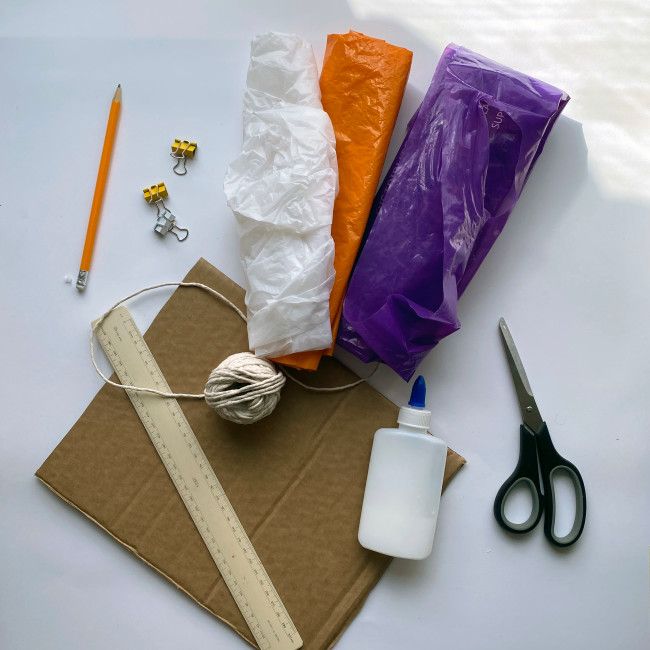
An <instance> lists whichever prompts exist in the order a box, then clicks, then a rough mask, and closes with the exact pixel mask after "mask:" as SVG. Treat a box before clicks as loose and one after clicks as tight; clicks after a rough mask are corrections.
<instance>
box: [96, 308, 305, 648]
mask: <svg viewBox="0 0 650 650" xmlns="http://www.w3.org/2000/svg"><path fill="white" fill-rule="evenodd" d="M116 312H117V314H118V318H119V319H120V320H121V325H122V327H123V328H124V330H125V332H126V334H127V335H128V339H130V341H128V340H127V341H126V343H129V342H130V344H131V347H132V348H133V349H134V350H135V352H136V353H137V356H138V357H139V362H140V363H141V364H142V366H143V368H144V374H145V376H144V377H140V374H141V373H139V372H137V368H136V374H135V375H133V374H132V373H130V372H129V371H128V369H127V368H126V365H125V363H123V360H122V358H121V355H120V352H119V351H118V350H117V348H116V346H115V345H114V344H113V342H112V341H111V339H110V336H108V333H107V331H106V329H108V330H109V331H110V332H111V333H112V334H113V335H114V336H115V338H117V339H118V340H119V341H120V342H121V343H123V344H124V343H125V340H124V338H123V337H122V336H121V334H120V331H119V330H118V328H117V326H113V328H112V329H111V328H106V327H105V326H104V323H105V322H106V321H104V323H103V324H102V326H100V327H99V328H98V331H97V334H98V338H99V339H100V342H101V343H102V347H104V349H105V351H106V353H107V356H108V357H109V359H110V360H111V363H112V364H113V367H114V368H115V369H116V372H117V373H118V376H119V377H120V380H121V381H122V382H123V383H128V384H132V385H142V384H144V385H147V386H150V385H151V382H152V381H153V382H154V384H155V386H156V387H157V388H159V389H161V390H164V391H166V392H168V391H170V388H169V386H168V385H167V383H166V382H165V380H164V376H163V375H162V373H161V372H160V369H159V368H158V365H157V364H156V361H155V359H154V358H153V355H152V354H151V352H150V351H149V348H148V347H147V345H146V343H145V341H144V339H143V338H142V336H141V334H140V332H139V330H138V329H137V326H136V325H135V323H134V322H133V320H132V318H131V317H130V314H129V313H128V311H127V310H126V309H124V308H119V309H118V310H116ZM116 312H113V314H115V313H116ZM113 314H111V316H112V315H113ZM109 318H110V316H109V317H107V319H106V320H108V319H109ZM122 352H123V353H125V352H126V353H128V350H122ZM130 361H131V363H133V362H134V360H133V359H131V360H130ZM140 370H142V368H141V369H140ZM127 393H128V394H129V397H130V398H131V401H132V402H133V405H134V407H135V408H136V411H137V412H138V414H139V415H140V417H141V419H142V420H143V423H144V424H145V428H146V429H147V433H149V435H150V437H151V440H152V442H153V444H154V446H155V447H156V450H157V452H158V454H159V455H160V457H161V459H162V461H163V463H164V465H165V467H166V468H167V471H168V473H169V475H170V477H171V479H172V481H173V483H174V485H175V486H176V489H177V490H178V492H179V494H180V495H181V497H182V499H183V501H184V502H185V505H186V507H187V509H188V512H189V513H190V516H191V517H192V519H193V521H194V523H195V525H196V527H197V529H198V530H199V532H200V533H201V537H202V538H203V540H204V542H205V544H206V546H207V547H208V550H209V551H210V554H211V555H212V557H213V560H214V561H215V564H216V565H217V567H218V569H219V571H220V573H221V575H222V576H223V578H224V581H225V582H226V585H227V586H228V588H229V590H230V591H231V593H232V595H233V597H234V598H235V601H236V602H237V604H238V606H239V608H240V610H241V612H242V614H243V615H244V618H245V619H246V622H247V623H248V625H249V627H250V628H251V631H252V632H253V635H254V636H255V639H256V640H257V642H258V644H259V645H260V647H263V648H270V649H273V648H292V649H295V648H299V647H301V645H302V641H301V639H300V636H299V634H298V631H297V630H296V628H295V626H294V624H293V621H291V618H290V617H289V615H288V613H287V612H286V609H285V608H284V605H283V604H282V601H281V600H280V598H279V596H278V594H277V591H276V590H275V587H274V586H273V583H272V582H271V580H270V578H269V577H268V574H267V573H266V570H265V569H264V567H263V565H262V564H261V562H260V560H259V558H258V556H257V553H256V552H255V549H254V548H253V547H252V545H251V544H250V540H249V539H248V536H247V535H246V533H245V531H244V529H243V526H242V525H241V522H240V521H239V518H238V517H237V514H236V513H235V511H234V508H233V507H232V504H231V503H230V501H229V500H228V498H227V496H226V495H225V492H224V491H223V487H222V486H221V483H220V482H219V480H218V479H217V477H216V475H215V474H214V471H213V470H212V467H211V465H210V463H209V461H208V460H207V457H206V456H205V453H204V451H203V449H202V448H201V446H200V444H199V443H198V440H196V437H195V436H194V434H193V432H192V431H191V427H190V425H189V423H188V422H187V418H186V417H185V414H184V413H183V412H182V410H181V409H180V407H179V405H178V403H177V402H176V401H175V400H173V399H170V398H161V397H158V396H152V395H149V394H146V393H139V392H138V391H132V390H127ZM152 400H160V402H162V403H164V405H165V409H159V410H158V412H157V413H158V415H159V417H160V415H161V412H162V413H163V414H164V411H166V412H167V413H166V414H167V416H169V417H170V418H171V423H173V426H174V429H175V431H174V433H176V434H177V433H179V432H180V433H182V436H183V439H184V440H185V442H186V444H187V450H188V452H189V456H186V457H185V461H184V463H183V464H182V467H181V466H179V465H178V464H177V462H176V461H175V459H174V456H173V454H172V453H171V450H170V449H169V447H168V445H167V444H165V440H164V438H163V436H162V434H161V431H160V430H159V428H158V426H157V424H156V419H155V418H154V416H153V415H152V413H151V410H150V408H149V407H148V406H147V405H148V404H151V406H152V408H154V407H155V405H156V402H154V401H152ZM171 423H169V422H168V424H171ZM162 424H163V425H164V422H163V423H162ZM192 461H193V462H192ZM192 465H194V467H193V466H192ZM196 470H198V472H197V471H196ZM184 475H190V476H191V477H192V482H193V484H194V488H195V490H197V494H196V497H197V498H195V496H194V494H193V493H192V487H191V486H190V485H188V483H187V482H186V481H185V478H184ZM197 476H198V477H199V478H201V479H202V480H203V481H204V483H202V484H201V483H199V481H198V479H197ZM200 485H205V486H206V487H207V488H208V490H207V491H202V490H200V489H198V487H197V486H200ZM208 497H209V500H208V501H206V498H208ZM210 501H212V502H213V503H214V504H215V505H216V508H215V507H214V506H212V507H210ZM210 510H214V511H215V512H221V513H222V516H223V517H224V518H225V522H224V525H225V526H227V529H229V532H230V539H222V540H221V542H222V544H225V546H226V547H230V550H229V551H228V555H230V556H231V557H230V559H229V558H228V557H227V556H226V553H225V552H224V550H225V549H223V548H222V545H221V544H220V543H219V541H220V540H219V532H218V530H217V531H216V532H215V531H213V529H212V528H211V527H210V525H209V523H208V515H207V513H208V512H210ZM217 528H218V526H217ZM231 544H232V546H231ZM238 553H239V554H241V555H242V556H243V558H244V559H245V561H247V564H248V566H249V571H250V572H251V573H252V576H251V577H252V578H253V580H254V581H255V582H257V583H258V586H259V587H260V588H261V590H262V594H259V593H258V594H257V597H258V598H257V607H258V609H262V610H263V607H264V604H266V606H268V607H269V608H270V609H271V610H272V612H273V613H274V614H275V617H276V618H277V621H276V623H273V621H272V620H271V619H270V618H269V617H268V616H264V619H263V620H264V621H265V622H266V624H267V626H268V629H269V630H270V632H271V633H272V638H269V637H268V636H267V634H266V633H265V629H264V627H263V626H262V624H261V621H260V620H259V618H258V616H257V615H256V613H255V609H254V606H253V604H252V603H251V602H250V599H249V598H248V597H247V595H246V592H245V591H244V590H250V589H251V586H252V585H250V584H249V583H248V582H247V580H246V577H245V572H243V573H242V565H240V566H239V571H238V572H237V573H235V572H234V571H233V570H232V567H231V565H230V561H231V560H232V561H236V558H237V557H238ZM239 574H241V577H242V579H243V581H242V582H241V583H240V579H239V578H238V575H239ZM261 595H263V597H264V600H263V601H260V600H259V597H260V596H261ZM277 625H280V627H281V628H282V629H281V632H282V633H283V634H284V638H283V637H281V636H280V635H279V634H278V631H276V627H277ZM273 639H275V643H273Z"/></svg>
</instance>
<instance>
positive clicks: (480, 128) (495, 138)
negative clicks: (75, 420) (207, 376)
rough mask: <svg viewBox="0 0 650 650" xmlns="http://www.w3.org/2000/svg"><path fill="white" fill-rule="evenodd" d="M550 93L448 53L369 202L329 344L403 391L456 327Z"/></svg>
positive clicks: (544, 128) (554, 106)
mask: <svg viewBox="0 0 650 650" xmlns="http://www.w3.org/2000/svg"><path fill="white" fill-rule="evenodd" d="M568 100H569V97H568V95H566V94H565V93H564V92H562V91H561V90H558V89H557V88H554V87H553V86H550V85H548V84H546V83H544V82H542V81H538V80H537V79H533V78H532V77H528V76H526V75H524V74H521V73H519V72H516V71H514V70H511V69H510V68H506V67H505V66H502V65H499V64H498V63H495V62H494V61H490V60H489V59H486V58H484V57H482V56H480V55H478V54H475V53H474V52H471V51H470V50H467V49H465V48H463V47H459V46H457V45H449V46H448V47H447V48H446V49H445V51H444V53H443V55H442V58H441V60H440V63H439V64H438V67H437V68H436V72H435V75H434V77H433V80H432V82H431V85H430V87H429V90H428V91H427V94H426V96H425V98H424V100H423V101H422V104H421V105H420V107H419V108H418V110H417V112H416V113H415V115H414V116H413V117H412V118H411V121H410V123H409V125H408V130H407V134H406V137H405V139H404V142H403V143H402V146H401V148H400V150H399V152H398V154H397V156H396V158H395V161H394V162H393V165H392V166H391V169H390V170H389V172H388V174H387V176H386V178H385V180H384V182H383V184H382V187H381V188H380V190H379V193H378V194H377V197H376V198H375V203H374V205H373V210H372V214H371V223H372V227H371V230H370V233H369V235H368V238H367V241H366V243H365V245H364V247H363V251H362V253H361V255H360V257H359V261H358V263H357V266H356V267H355V270H354V273H353V274H352V278H351V280H350V284H349V288H348V292H347V295H346V298H345V303H344V308H343V320H342V321H341V328H340V331H339V337H338V343H340V344H341V346H342V347H343V348H345V349H346V350H348V351H350V352H352V353H353V354H354V355H355V356H356V357H358V358H359V359H361V360H363V361H371V360H373V359H380V360H381V361H383V362H384V363H386V364H387V365H389V366H390V367H391V368H393V370H395V371H396V372H397V373H398V374H399V375H400V376H401V377H403V378H404V379H406V380H408V379H409V378H410V377H411V376H412V375H413V372H414V370H415V368H416V366H417V365H418V363H419V362H420V360H421V359H422V358H423V357H424V355H425V354H426V353H427V352H428V351H429V350H430V349H431V348H432V347H433V346H434V345H436V343H438V341H440V340H441V339H442V338H443V337H445V336H447V335H449V334H451V333H452V332H454V331H455V330H457V329H458V328H459V327H460V323H459V321H458V316H457V310H456V307H457V301H458V297H459V296H460V295H461V294H462V293H463V291H464V290H465V288H466V287H467V284H468V283H469V281H470V280H471V279H472V277H473V276H474V274H475V273H476V270H477V269H478V267H479V265H480V264H481V262H482V261H483V259H484V258H485V256H486V254H487V253H488V251H489V250H490V248H491V246H492V244H493V243H494V242H495V240H496V238H497V237H498V235H499V233H500V232H501V230H502V229H503V227H504V226H505V223H506V221H507V219H508V216H509V215H510V213H511V211H512V209H513V207H514V204H515V202H516V201H517V199H518V198H519V195H520V194H521V191H522V189H523V187H524V183H525V182H526V180H527V178H528V175H529V174H530V171H531V169H532V167H533V165H534V163H535V161H536V160H537V157H538V156H539V155H540V153H541V151H542V148H543V146H544V143H545V141H546V138H547V137H548V134H549V132H550V130H551V127H552V126H553V123H554V122H555V120H556V118H557V117H558V115H559V114H560V112H561V110H562V109H563V108H564V106H565V104H566V103H567V101H568Z"/></svg>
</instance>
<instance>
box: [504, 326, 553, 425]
mask: <svg viewBox="0 0 650 650" xmlns="http://www.w3.org/2000/svg"><path fill="white" fill-rule="evenodd" d="M499 332H501V338H502V339H503V344H504V346H505V349H506V356H507V358H508V365H509V366H510V373H511V374H512V380H513V382H514V384H515V390H516V391H517V398H518V399H519V408H520V409H521V416H522V418H523V421H524V424H526V425H527V426H528V427H530V428H531V429H532V430H533V431H534V432H535V433H537V432H538V431H539V430H540V429H541V427H542V424H544V420H543V419H542V416H541V415H540V413H539V409H538V408H537V403H536V402H535V397H534V396H533V391H532V389H531V387H530V383H529V381H528V377H527V376H526V371H525V370H524V364H523V363H522V362H521V358H520V356H519V352H517V347H516V346H515V342H514V341H513V339H512V334H510V330H509V329H508V325H507V324H506V321H505V320H504V319H503V318H501V319H499Z"/></svg>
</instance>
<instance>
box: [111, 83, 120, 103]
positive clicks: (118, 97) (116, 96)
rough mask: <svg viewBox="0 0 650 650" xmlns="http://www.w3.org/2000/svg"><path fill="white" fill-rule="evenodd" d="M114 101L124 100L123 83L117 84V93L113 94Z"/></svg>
mask: <svg viewBox="0 0 650 650" xmlns="http://www.w3.org/2000/svg"><path fill="white" fill-rule="evenodd" d="M113 101H114V102H118V101H122V84H117V88H116V89H115V94H114V95H113Z"/></svg>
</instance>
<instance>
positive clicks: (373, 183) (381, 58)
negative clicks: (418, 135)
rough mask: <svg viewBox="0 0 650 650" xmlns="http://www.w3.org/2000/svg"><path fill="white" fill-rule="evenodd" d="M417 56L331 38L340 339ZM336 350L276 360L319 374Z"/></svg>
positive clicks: (327, 88) (327, 99) (348, 37)
mask: <svg viewBox="0 0 650 650" xmlns="http://www.w3.org/2000/svg"><path fill="white" fill-rule="evenodd" d="M412 56H413V54H412V52H411V51H410V50H407V49H404V48H402V47H397V46H395V45H391V44H390V43H387V42H386V41H383V40H380V39H377V38H372V37H370V36H366V35H365V34H361V33H359V32H352V31H351V32H349V33H347V34H330V35H329V36H328V37H327V47H326V50H325V57H324V60H323V71H322V73H321V78H320V89H321V95H322V102H323V108H324V109H325V111H326V112H327V113H328V115H329V116H330V119H331V120H332V125H333V127H334V134H335V136H336V155H337V159H338V168H339V193H338V196H337V197H336V201H335V203H334V218H333V222H332V237H333V238H334V246H335V255H334V268H335V269H336V278H335V280H334V286H333V288H332V293H331V296H330V318H331V322H332V331H333V333H334V337H335V338H336V332H337V329H338V323H339V320H340V318H341V312H342V308H343V296H344V294H345V289H346V287H347V284H348V280H349V278H350V273H351V272H352V266H353V265H354V260H355V259H356V256H357V253H358V251H359V247H360V245H361V239H362V237H363V233H364V230H365V227H366V223H367V221H368V215H369V214H370V209H371V207H372V201H373V198H374V195H375V192H376V190H377V184H378V183H379V177H380V175H381V170H382V167H383V165H384V159H385V158H386V151H387V149H388V144H389V142H390V138H391V135H392V133H393V128H394V126H395V120H396V119H397V114H398V112H399V108H400V104H401V103H402V96H403V94H404V88H405V87H406V81H407V79H408V75H409V71H410V68H411V59H412ZM331 350H332V348H330V349H329V350H327V351H311V352H304V353H300V354H294V355H291V356H289V357H281V358H279V359H275V360H276V361H278V362H279V363H283V364H286V365H290V366H293V367H296V368H303V369H305V370H315V369H316V368H317V367H318V363H319V361H320V359H321V356H322V355H323V353H324V352H326V353H329V354H331Z"/></svg>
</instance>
